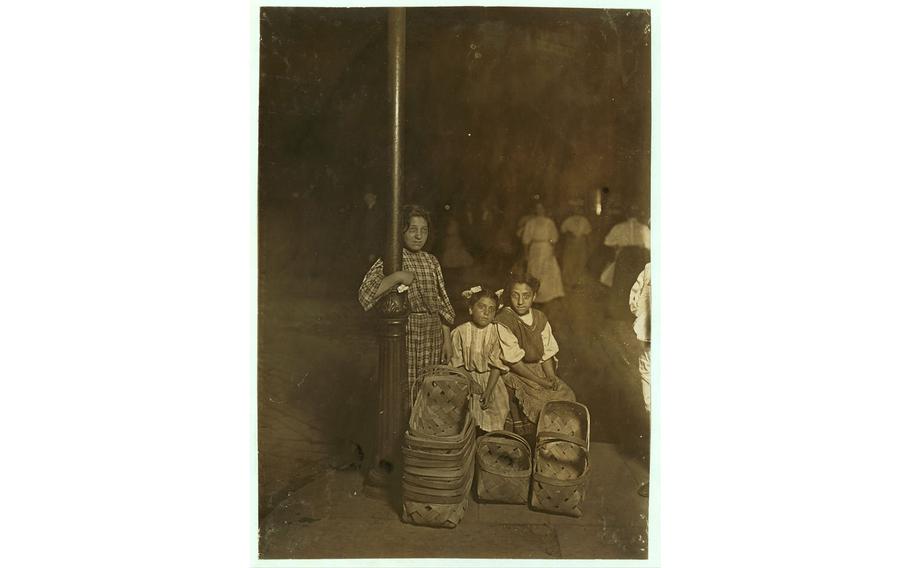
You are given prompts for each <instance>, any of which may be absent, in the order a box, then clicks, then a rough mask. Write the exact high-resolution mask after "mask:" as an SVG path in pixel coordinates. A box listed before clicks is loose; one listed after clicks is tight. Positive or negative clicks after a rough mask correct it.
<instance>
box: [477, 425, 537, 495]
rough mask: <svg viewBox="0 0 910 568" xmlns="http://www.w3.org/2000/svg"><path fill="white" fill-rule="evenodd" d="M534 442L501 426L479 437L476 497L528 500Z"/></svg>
mask: <svg viewBox="0 0 910 568" xmlns="http://www.w3.org/2000/svg"><path fill="white" fill-rule="evenodd" d="M530 480H531V446H529V445H528V442H527V441H525V439H524V438H522V437H521V436H519V435H518V434H513V433H512V432H506V431H503V430H499V431H496V432H490V433H489V434H485V435H483V436H481V437H480V438H478V439H477V498H478V499H481V500H483V501H490V502H493V503H519V504H525V503H527V502H528V485H529V483H530Z"/></svg>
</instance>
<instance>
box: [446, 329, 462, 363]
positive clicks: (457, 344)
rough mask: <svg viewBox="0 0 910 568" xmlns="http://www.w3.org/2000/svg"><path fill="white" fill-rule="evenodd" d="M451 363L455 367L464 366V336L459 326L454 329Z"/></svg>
mask: <svg viewBox="0 0 910 568" xmlns="http://www.w3.org/2000/svg"><path fill="white" fill-rule="evenodd" d="M449 364H450V365H451V366H453V367H456V368H457V367H464V366H465V365H464V338H462V336H461V331H460V328H459V327H456V328H455V329H453V330H452V359H451V360H450V361H449Z"/></svg>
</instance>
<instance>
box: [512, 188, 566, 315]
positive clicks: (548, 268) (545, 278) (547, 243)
mask: <svg viewBox="0 0 910 568" xmlns="http://www.w3.org/2000/svg"><path fill="white" fill-rule="evenodd" d="M534 211H535V215H534V216H533V217H531V218H530V219H528V220H527V222H525V224H524V226H523V227H522V229H521V242H522V244H524V247H525V258H526V259H527V260H528V272H529V273H530V274H531V275H532V276H534V277H535V278H537V279H538V280H540V290H538V292H537V302H538V303H541V304H545V303H547V302H549V301H550V300H553V299H556V298H561V297H563V296H565V295H566V293H565V290H564V289H563V286H562V274H561V273H560V271H559V263H558V262H556V255H555V254H554V253H553V250H554V248H553V247H554V245H556V242H557V241H558V240H559V231H557V230H556V223H554V222H553V219H550V218H549V217H547V211H546V209H545V208H544V206H543V203H538V204H537V205H536V206H535V207H534Z"/></svg>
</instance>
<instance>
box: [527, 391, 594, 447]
mask: <svg viewBox="0 0 910 568" xmlns="http://www.w3.org/2000/svg"><path fill="white" fill-rule="evenodd" d="M553 432H555V433H557V434H565V435H566V436H572V437H574V438H581V439H582V440H584V444H583V445H584V446H585V449H589V448H588V443H589V440H590V435H591V414H590V413H589V412H588V407H586V406H585V405H583V404H581V403H578V402H570V401H567V400H553V401H550V402H548V403H546V404H544V407H543V409H542V410H541V411H540V418H538V419H537V437H538V438H539V437H540V436H546V435H547V434H549V433H553Z"/></svg>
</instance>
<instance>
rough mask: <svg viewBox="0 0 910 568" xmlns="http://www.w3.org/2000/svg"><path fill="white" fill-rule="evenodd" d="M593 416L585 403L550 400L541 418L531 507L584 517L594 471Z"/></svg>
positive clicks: (538, 425) (535, 454)
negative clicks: (590, 455)
mask: <svg viewBox="0 0 910 568" xmlns="http://www.w3.org/2000/svg"><path fill="white" fill-rule="evenodd" d="M590 428H591V420H590V414H589V412H588V409H587V407H586V406H585V405H583V404H579V403H577V402H568V401H553V402H548V403H547V404H546V405H545V406H544V408H543V410H542V411H541V413H540V419H539V420H538V422H537V444H536V447H535V450H534V472H533V474H532V476H531V477H532V481H531V507H532V508H534V509H537V510H539V511H544V512H547V513H556V514H560V515H568V516H571V517H580V516H581V515H582V510H581V505H582V503H583V502H584V498H585V490H586V486H587V481H588V473H589V471H590V461H589V459H588V454H589V451H590V432H591V430H590Z"/></svg>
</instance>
